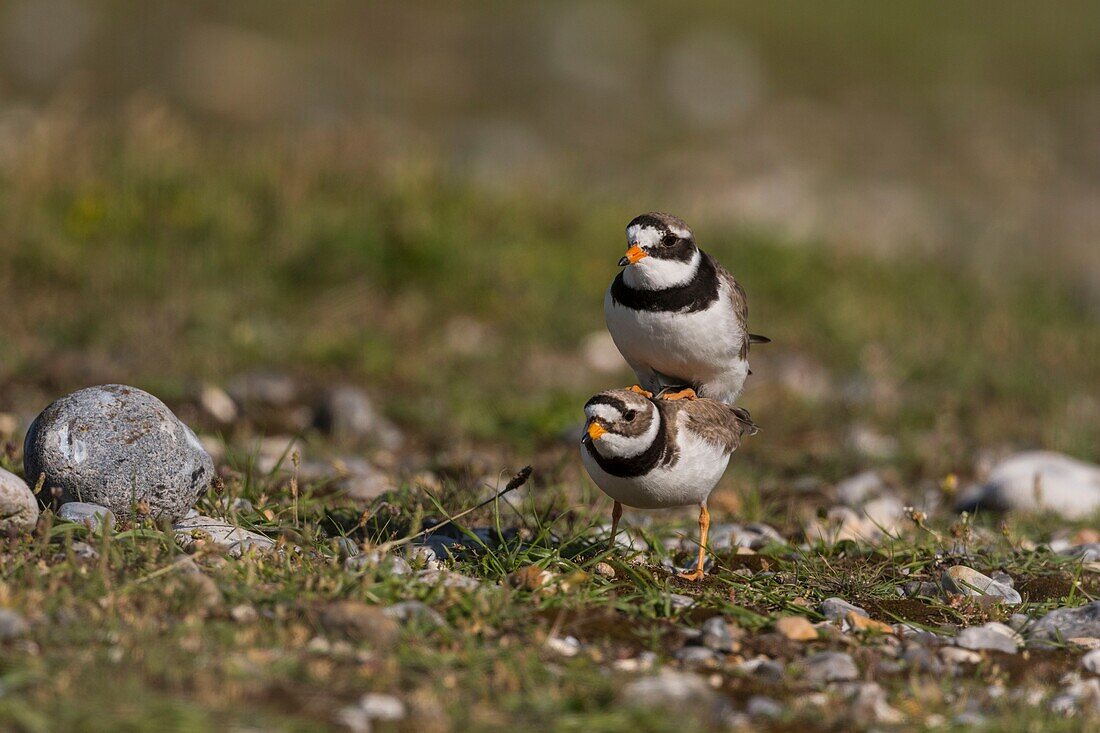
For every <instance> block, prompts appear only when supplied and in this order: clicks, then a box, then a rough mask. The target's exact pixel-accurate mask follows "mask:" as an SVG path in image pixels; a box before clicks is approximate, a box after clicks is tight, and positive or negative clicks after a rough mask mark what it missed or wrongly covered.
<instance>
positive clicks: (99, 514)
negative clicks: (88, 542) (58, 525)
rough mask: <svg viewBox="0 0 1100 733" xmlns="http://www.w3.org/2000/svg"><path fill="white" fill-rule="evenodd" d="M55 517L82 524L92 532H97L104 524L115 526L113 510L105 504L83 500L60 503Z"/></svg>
mask: <svg viewBox="0 0 1100 733" xmlns="http://www.w3.org/2000/svg"><path fill="white" fill-rule="evenodd" d="M57 517H58V519H64V520H65V521H66V522H76V523H77V524H83V525H84V526H85V527H87V528H88V529H90V530H92V531H93V532H98V531H99V530H100V529H101V528H102V527H103V525H104V524H106V525H107V526H109V527H112V528H113V527H114V526H115V514H114V512H112V511H111V510H110V509H108V508H107V507H105V506H100V505H99V504H89V503H88V502H84V501H70V502H69V503H68V504H62V505H61V508H60V509H58V510H57Z"/></svg>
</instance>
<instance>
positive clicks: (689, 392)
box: [664, 387, 699, 400]
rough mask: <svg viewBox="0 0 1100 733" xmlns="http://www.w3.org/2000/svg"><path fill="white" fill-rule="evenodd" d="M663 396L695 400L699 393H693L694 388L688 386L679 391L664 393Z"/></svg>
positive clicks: (673, 398)
mask: <svg viewBox="0 0 1100 733" xmlns="http://www.w3.org/2000/svg"><path fill="white" fill-rule="evenodd" d="M664 398H665V399H666V400H697V399H699V395H697V394H695V390H693V389H692V388H691V387H688V388H686V389H682V390H680V391H679V392H669V393H668V394H666V395H664Z"/></svg>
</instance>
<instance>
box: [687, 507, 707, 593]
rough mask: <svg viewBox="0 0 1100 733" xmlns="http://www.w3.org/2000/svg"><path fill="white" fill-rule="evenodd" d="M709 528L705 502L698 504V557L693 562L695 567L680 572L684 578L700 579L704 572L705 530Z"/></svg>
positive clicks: (705, 555)
mask: <svg viewBox="0 0 1100 733" xmlns="http://www.w3.org/2000/svg"><path fill="white" fill-rule="evenodd" d="M709 530H710V512H708V511H707V505H706V504H700V505H699V559H698V561H696V563H695V569H694V570H692V571H691V572H690V573H680V577H681V578H683V579H684V580H692V581H696V580H702V579H703V576H704V575H705V574H706V573H704V572H703V563H704V562H705V561H706V559H707V532H708V531H709Z"/></svg>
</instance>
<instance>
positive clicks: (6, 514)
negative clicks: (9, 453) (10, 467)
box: [0, 468, 38, 534]
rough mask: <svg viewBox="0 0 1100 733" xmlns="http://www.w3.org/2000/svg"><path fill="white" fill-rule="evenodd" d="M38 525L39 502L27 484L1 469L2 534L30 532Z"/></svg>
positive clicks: (0, 520)
mask: <svg viewBox="0 0 1100 733" xmlns="http://www.w3.org/2000/svg"><path fill="white" fill-rule="evenodd" d="M36 524H38V500H37V499H35V498H34V494H33V493H31V490H30V487H29V486H27V482H26V481H24V480H23V479H21V478H19V477H18V476H16V475H15V474H14V473H11V472H9V471H5V470H4V469H2V468H0V533H4V534H7V533H9V532H13V533H20V532H29V531H31V530H32V529H34V527H35V525H36Z"/></svg>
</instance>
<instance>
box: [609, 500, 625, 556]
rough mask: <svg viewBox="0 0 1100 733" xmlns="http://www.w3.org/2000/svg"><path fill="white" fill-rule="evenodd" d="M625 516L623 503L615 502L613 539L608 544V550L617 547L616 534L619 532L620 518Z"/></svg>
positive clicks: (612, 516) (612, 519)
mask: <svg viewBox="0 0 1100 733" xmlns="http://www.w3.org/2000/svg"><path fill="white" fill-rule="evenodd" d="M622 516H623V505H622V504H620V503H619V502H615V506H614V507H613V508H612V509H611V541H610V542H609V543H608V545H607V549H608V551H611V550H614V549H615V535H617V534H618V533H619V519H621V518H622Z"/></svg>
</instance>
